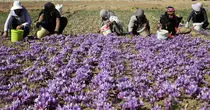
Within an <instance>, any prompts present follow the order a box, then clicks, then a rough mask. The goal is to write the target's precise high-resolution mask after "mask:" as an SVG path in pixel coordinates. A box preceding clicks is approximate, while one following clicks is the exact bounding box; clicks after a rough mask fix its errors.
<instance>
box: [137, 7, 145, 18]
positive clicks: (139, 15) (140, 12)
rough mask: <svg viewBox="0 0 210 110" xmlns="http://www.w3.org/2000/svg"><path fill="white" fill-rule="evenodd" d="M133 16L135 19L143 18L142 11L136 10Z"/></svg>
mask: <svg viewBox="0 0 210 110" xmlns="http://www.w3.org/2000/svg"><path fill="white" fill-rule="evenodd" d="M135 16H136V18H137V19H142V18H144V10H142V9H140V8H139V9H137V10H136V12H135Z"/></svg>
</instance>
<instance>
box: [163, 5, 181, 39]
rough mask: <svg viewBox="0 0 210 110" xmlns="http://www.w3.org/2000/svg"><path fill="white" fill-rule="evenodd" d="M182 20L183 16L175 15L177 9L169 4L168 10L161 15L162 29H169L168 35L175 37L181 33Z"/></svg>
mask: <svg viewBox="0 0 210 110" xmlns="http://www.w3.org/2000/svg"><path fill="white" fill-rule="evenodd" d="M181 20H182V17H178V16H176V15H175V9H174V8H173V7H171V6H168V7H167V11H166V12H165V13H164V14H163V15H161V17H160V24H161V29H164V30H167V31H168V32H169V34H168V37H169V38H173V37H174V35H176V34H178V33H179V29H178V26H179V23H180V22H181Z"/></svg>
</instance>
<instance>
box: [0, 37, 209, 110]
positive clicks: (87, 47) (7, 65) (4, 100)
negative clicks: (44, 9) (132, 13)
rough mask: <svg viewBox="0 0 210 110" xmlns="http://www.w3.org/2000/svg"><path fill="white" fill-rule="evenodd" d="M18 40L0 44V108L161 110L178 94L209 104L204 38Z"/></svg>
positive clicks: (180, 98) (170, 106) (201, 105)
mask: <svg viewBox="0 0 210 110" xmlns="http://www.w3.org/2000/svg"><path fill="white" fill-rule="evenodd" d="M26 44H27V45H28V46H29V48H28V50H21V49H20V48H14V47H7V46H5V45H3V44H1V45H0V59H1V60H0V97H1V99H0V108H1V109H6V110H11V109H27V110H32V109H37V110H44V109H48V110H70V109H72V110H82V109H97V110H101V109H103V110H109V109H110V110H114V109H131V110H136V109H151V110H162V109H165V110H169V109H173V107H174V106H178V107H179V108H180V109H181V108H185V104H186V103H183V102H184V99H187V100H193V101H196V102H197V103H198V104H199V105H198V108H199V109H203V110H207V109H208V107H209V106H208V103H209V100H210V88H209V86H210V85H209V81H210V54H209V53H210V41H209V40H206V39H202V38H192V37H191V36H190V35H188V34H187V35H179V36H176V37H175V38H174V39H170V40H158V39H157V38H156V35H151V36H150V37H147V38H145V37H141V36H135V37H133V38H128V37H119V36H115V35H108V36H103V35H101V34H88V35H78V36H71V35H68V36H64V35H57V36H47V37H45V38H43V39H42V40H40V41H27V43H26ZM22 45H23V44H22ZM25 46H26V45H25ZM20 50H21V51H20ZM161 102H162V103H161Z"/></svg>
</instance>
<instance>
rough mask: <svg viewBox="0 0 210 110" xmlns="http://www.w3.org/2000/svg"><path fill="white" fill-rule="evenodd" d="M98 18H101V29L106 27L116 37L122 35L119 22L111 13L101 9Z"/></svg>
mask: <svg viewBox="0 0 210 110" xmlns="http://www.w3.org/2000/svg"><path fill="white" fill-rule="evenodd" d="M100 17H101V23H100V25H101V27H103V26H104V25H108V26H109V27H110V30H111V32H112V33H116V34H117V35H123V34H124V33H123V27H122V25H121V23H120V20H119V18H118V17H117V16H116V15H115V13H114V12H113V11H111V10H105V9H102V10H101V11H100Z"/></svg>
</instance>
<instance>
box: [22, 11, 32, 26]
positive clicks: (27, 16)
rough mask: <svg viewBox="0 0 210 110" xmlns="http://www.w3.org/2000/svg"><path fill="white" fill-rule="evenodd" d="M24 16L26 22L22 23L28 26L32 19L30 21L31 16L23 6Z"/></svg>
mask: <svg viewBox="0 0 210 110" xmlns="http://www.w3.org/2000/svg"><path fill="white" fill-rule="evenodd" d="M24 16H25V19H26V22H25V23H23V24H22V25H23V26H24V27H29V26H30V25H31V23H32V21H31V17H30V15H29V13H28V11H27V10H26V9H25V8H24Z"/></svg>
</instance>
